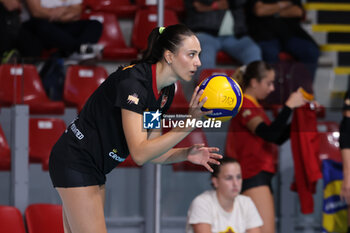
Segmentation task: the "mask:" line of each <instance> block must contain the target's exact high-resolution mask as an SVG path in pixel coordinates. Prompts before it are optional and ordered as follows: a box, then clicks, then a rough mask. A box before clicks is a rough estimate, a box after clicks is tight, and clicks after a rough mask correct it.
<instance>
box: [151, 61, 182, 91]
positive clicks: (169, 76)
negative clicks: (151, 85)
mask: <svg viewBox="0 0 350 233" xmlns="http://www.w3.org/2000/svg"><path fill="white" fill-rule="evenodd" d="M156 67H157V69H156V80H157V90H158V92H160V91H161V90H162V89H163V88H164V87H166V86H170V85H171V84H173V83H175V82H176V81H177V79H176V77H175V75H174V74H173V71H172V69H171V68H170V66H169V65H168V64H165V63H164V62H157V66H156Z"/></svg>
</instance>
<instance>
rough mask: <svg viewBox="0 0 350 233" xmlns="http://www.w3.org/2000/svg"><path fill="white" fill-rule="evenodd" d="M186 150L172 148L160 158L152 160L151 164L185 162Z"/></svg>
mask: <svg viewBox="0 0 350 233" xmlns="http://www.w3.org/2000/svg"><path fill="white" fill-rule="evenodd" d="M187 155H188V148H174V149H171V150H169V151H168V152H166V153H164V154H163V155H162V156H160V157H158V158H156V159H153V160H152V161H151V162H152V163H161V164H170V163H178V162H182V161H186V160H187Z"/></svg>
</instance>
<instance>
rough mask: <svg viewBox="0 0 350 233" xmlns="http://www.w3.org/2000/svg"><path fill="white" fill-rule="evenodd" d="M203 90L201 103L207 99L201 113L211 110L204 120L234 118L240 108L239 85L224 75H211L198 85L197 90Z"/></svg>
mask: <svg viewBox="0 0 350 233" xmlns="http://www.w3.org/2000/svg"><path fill="white" fill-rule="evenodd" d="M202 89H203V90H204V92H203V95H202V96H201V97H200V99H199V101H201V100H202V99H203V98H204V97H207V101H206V102H205V103H204V105H203V107H202V111H210V110H213V112H212V113H211V114H208V115H206V118H215V119H216V120H221V121H228V120H230V119H231V118H232V117H234V116H236V115H237V113H238V112H239V110H240V109H241V107H242V103H243V93H242V89H241V87H240V86H239V84H238V83H237V82H236V81H235V80H234V79H232V78H230V77H228V76H226V75H222V74H219V75H212V76H210V77H208V78H206V79H204V80H203V81H202V82H201V83H200V84H199V90H198V91H200V90H202Z"/></svg>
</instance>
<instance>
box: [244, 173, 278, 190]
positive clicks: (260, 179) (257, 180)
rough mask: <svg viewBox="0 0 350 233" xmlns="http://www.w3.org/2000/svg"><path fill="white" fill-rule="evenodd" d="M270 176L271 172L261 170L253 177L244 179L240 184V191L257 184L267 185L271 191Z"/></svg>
mask: <svg viewBox="0 0 350 233" xmlns="http://www.w3.org/2000/svg"><path fill="white" fill-rule="evenodd" d="M272 177H273V173H270V172H265V171H262V172H259V173H258V174H257V175H255V176H253V177H250V178H248V179H244V180H243V184H242V192H244V191H246V190H248V189H251V188H255V187H258V186H264V185H267V186H268V187H269V188H270V190H271V193H272V186H271V180H272Z"/></svg>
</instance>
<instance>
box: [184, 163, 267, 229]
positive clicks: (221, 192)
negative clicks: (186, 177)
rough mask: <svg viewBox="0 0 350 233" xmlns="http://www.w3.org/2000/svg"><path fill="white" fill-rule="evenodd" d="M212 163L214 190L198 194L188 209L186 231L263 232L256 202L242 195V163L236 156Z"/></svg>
mask: <svg viewBox="0 0 350 233" xmlns="http://www.w3.org/2000/svg"><path fill="white" fill-rule="evenodd" d="M219 161H220V165H213V170H214V171H213V173H212V175H211V182H212V185H213V187H214V189H215V190H208V191H205V192H204V193H202V194H200V195H199V196H197V197H196V198H195V199H194V200H193V201H192V204H191V206H190V208H189V210H188V218H187V225H186V233H204V232H212V233H215V232H246V233H260V232H261V229H260V228H261V226H262V225H263V221H262V219H261V217H260V215H259V213H258V210H257V209H256V207H255V205H254V203H253V201H252V200H251V199H250V198H249V197H246V196H243V195H240V194H239V193H240V192H241V188H242V173H241V166H240V165H239V163H238V162H237V160H236V159H234V158H230V157H224V158H223V159H221V160H219Z"/></svg>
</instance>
